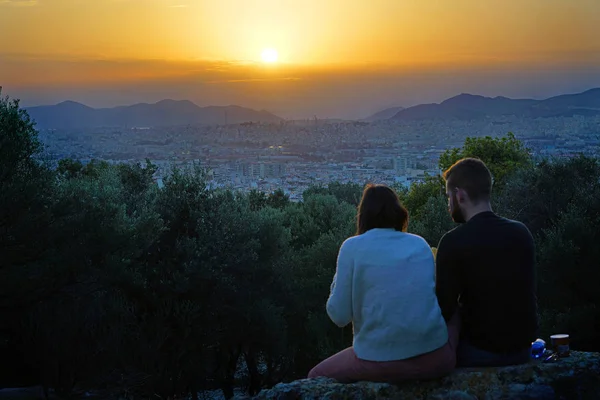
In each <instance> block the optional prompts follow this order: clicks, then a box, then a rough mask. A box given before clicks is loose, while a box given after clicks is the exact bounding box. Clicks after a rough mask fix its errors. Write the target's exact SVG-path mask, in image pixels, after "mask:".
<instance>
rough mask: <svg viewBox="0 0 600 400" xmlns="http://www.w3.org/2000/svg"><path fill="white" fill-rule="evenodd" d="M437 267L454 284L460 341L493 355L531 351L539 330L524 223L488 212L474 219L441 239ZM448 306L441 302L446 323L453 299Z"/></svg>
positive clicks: (530, 242) (530, 251)
mask: <svg viewBox="0 0 600 400" xmlns="http://www.w3.org/2000/svg"><path fill="white" fill-rule="evenodd" d="M437 262H438V271H439V270H440V269H441V268H449V269H451V271H452V272H451V273H452V274H453V275H455V278H453V279H451V280H452V281H454V280H455V281H456V283H457V284H458V287H457V289H458V294H459V296H460V297H459V303H460V305H461V307H460V315H461V320H462V324H461V338H464V339H466V340H467V341H468V342H469V343H470V344H472V345H473V346H475V347H477V348H480V349H482V350H486V351H490V352H494V353H510V352H514V351H519V350H522V349H524V348H525V349H528V348H529V346H530V345H531V342H532V341H533V340H535V335H536V331H537V301H536V297H535V270H534V263H535V247H534V243H533V238H532V237H531V234H530V233H529V230H528V229H527V228H526V227H525V226H524V225H523V224H521V223H519V222H516V221H511V220H508V219H506V218H502V217H499V216H497V215H496V214H494V213H493V212H490V211H488V212H483V213H480V214H477V215H475V216H474V217H472V218H471V219H470V220H469V222H468V223H466V224H464V225H462V226H459V227H458V228H456V229H455V230H453V231H451V232H448V233H447V234H446V235H445V236H444V238H443V239H442V241H441V242H440V245H439V246H438V255H437ZM442 276H443V275H442ZM442 276H440V278H441V277H442ZM440 284H442V285H443V284H444V283H443V282H440V281H439V279H438V287H439V285H440ZM450 302H451V303H450V304H444V303H442V302H441V301H440V303H441V304H440V305H441V308H442V312H443V313H444V317H446V318H447V319H449V318H451V317H452V314H453V312H454V311H455V309H456V298H454V299H453V300H452V299H451V300H450Z"/></svg>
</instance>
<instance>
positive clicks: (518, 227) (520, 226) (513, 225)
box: [499, 216, 532, 236]
mask: <svg viewBox="0 0 600 400" xmlns="http://www.w3.org/2000/svg"><path fill="white" fill-rule="evenodd" d="M499 218H500V219H502V220H503V221H504V222H505V223H506V226H507V227H509V228H510V229H513V230H514V231H515V232H520V233H521V234H523V235H525V236H532V235H531V231H530V230H529V228H528V227H527V225H525V224H524V223H523V222H521V221H518V220H516V219H510V218H506V217H501V216H499Z"/></svg>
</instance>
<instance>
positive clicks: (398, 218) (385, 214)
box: [356, 184, 408, 235]
mask: <svg viewBox="0 0 600 400" xmlns="http://www.w3.org/2000/svg"><path fill="white" fill-rule="evenodd" d="M374 228H394V229H395V230H397V231H402V232H406V229H407V228H408V211H407V210H406V208H404V206H402V204H400V199H398V195H397V194H396V192H394V191H393V190H392V189H390V188H389V187H387V186H385V185H373V184H368V185H367V186H366V187H365V190H364V191H363V195H362V199H361V201H360V204H359V205H358V214H357V218H356V234H357V235H361V234H363V233H365V232H367V231H368V230H370V229H374Z"/></svg>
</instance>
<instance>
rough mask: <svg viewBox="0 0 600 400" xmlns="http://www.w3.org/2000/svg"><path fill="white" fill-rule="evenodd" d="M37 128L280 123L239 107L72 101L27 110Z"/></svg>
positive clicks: (183, 102) (182, 102) (270, 116)
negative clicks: (102, 105)
mask: <svg viewBox="0 0 600 400" xmlns="http://www.w3.org/2000/svg"><path fill="white" fill-rule="evenodd" d="M26 110H27V112H28V113H29V115H30V116H31V117H32V118H33V119H34V120H35V121H36V123H37V127H38V128H42V129H44V128H46V129H52V128H54V129H81V128H99V127H134V126H137V127H148V126H169V125H188V124H211V125H214V124H235V123H242V122H279V121H281V120H282V118H280V117H278V116H276V115H274V114H271V113H270V112H267V111H264V110H263V111H256V110H252V109H250V108H244V107H239V106H222V107H218V106H210V107H198V106H197V105H196V104H194V103H192V102H191V101H188V100H161V101H159V102H158V103H154V104H148V103H139V104H134V105H131V106H121V107H113V108H91V107H88V106H86V105H84V104H81V103H77V102H74V101H64V102H62V103H59V104H56V105H50V106H37V107H29V108H26Z"/></svg>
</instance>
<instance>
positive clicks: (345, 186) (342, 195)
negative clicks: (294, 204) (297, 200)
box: [303, 182, 364, 207]
mask: <svg viewBox="0 0 600 400" xmlns="http://www.w3.org/2000/svg"><path fill="white" fill-rule="evenodd" d="M363 189H364V185H362V186H361V185H359V184H357V183H354V182H347V183H340V182H330V183H329V184H327V186H312V187H309V188H308V189H306V190H305V191H304V193H303V197H304V199H306V198H307V197H310V196H312V195H315V194H322V195H332V196H334V197H335V198H336V199H338V200H339V201H344V202H346V203H348V204H351V205H353V206H355V207H356V206H358V203H360V199H361V198H362V192H363Z"/></svg>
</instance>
